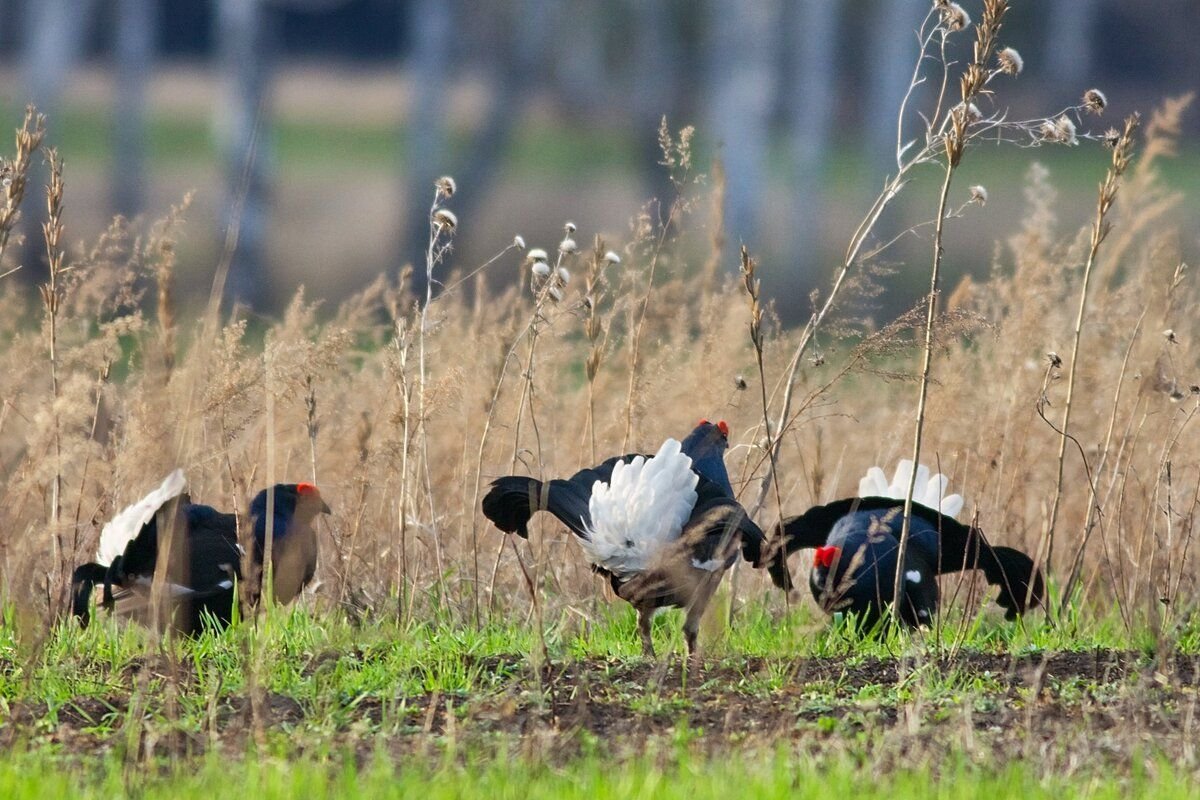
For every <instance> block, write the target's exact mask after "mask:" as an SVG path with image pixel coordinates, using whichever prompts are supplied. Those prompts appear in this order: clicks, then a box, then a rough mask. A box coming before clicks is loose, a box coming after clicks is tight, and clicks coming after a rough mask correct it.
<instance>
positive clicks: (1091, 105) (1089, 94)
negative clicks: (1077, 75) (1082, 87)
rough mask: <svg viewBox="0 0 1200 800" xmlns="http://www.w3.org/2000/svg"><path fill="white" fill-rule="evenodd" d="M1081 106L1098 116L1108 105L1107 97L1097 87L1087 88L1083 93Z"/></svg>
mask: <svg viewBox="0 0 1200 800" xmlns="http://www.w3.org/2000/svg"><path fill="white" fill-rule="evenodd" d="M1083 107H1084V108H1086V109H1087V110H1088V111H1090V112H1092V113H1093V114H1095V115H1096V116H1100V115H1101V114H1103V113H1104V109H1105V108H1107V107H1108V98H1107V97H1105V96H1104V92H1102V91H1100V90H1099V89H1088V90H1087V91H1086V92H1084V93H1083Z"/></svg>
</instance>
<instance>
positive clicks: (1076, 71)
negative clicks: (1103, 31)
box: [1043, 0, 1100, 96]
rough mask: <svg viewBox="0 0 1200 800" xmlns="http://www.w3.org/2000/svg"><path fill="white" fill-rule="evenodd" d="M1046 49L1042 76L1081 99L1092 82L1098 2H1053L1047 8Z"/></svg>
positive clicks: (1068, 0)
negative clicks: (1074, 93) (1079, 96)
mask: <svg viewBox="0 0 1200 800" xmlns="http://www.w3.org/2000/svg"><path fill="white" fill-rule="evenodd" d="M1047 5H1048V6H1049V8H1048V9H1047V16H1048V17H1049V21H1048V22H1047V24H1046V26H1045V28H1044V30H1045V33H1046V37H1045V40H1044V42H1043V45H1044V47H1045V49H1046V52H1045V56H1044V58H1043V62H1044V63H1045V65H1046V71H1045V72H1044V73H1043V74H1044V75H1046V76H1047V77H1049V78H1052V79H1053V80H1054V81H1055V82H1056V83H1058V84H1059V85H1061V86H1064V87H1065V88H1066V91H1067V93H1068V96H1069V95H1070V92H1071V91H1075V92H1076V94H1079V95H1082V94H1083V92H1084V90H1085V89H1087V88H1088V87H1087V86H1085V85H1084V84H1088V83H1089V82H1091V81H1092V80H1093V76H1092V65H1093V64H1094V63H1095V62H1094V60H1093V58H1092V47H1093V42H1094V41H1095V30H1096V19H1097V17H1098V16H1099V14H1100V4H1099V2H1097V0H1054V2H1051V3H1048V4H1047Z"/></svg>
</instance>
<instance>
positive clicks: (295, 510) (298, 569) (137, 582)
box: [72, 470, 329, 634]
mask: <svg viewBox="0 0 1200 800" xmlns="http://www.w3.org/2000/svg"><path fill="white" fill-rule="evenodd" d="M185 486H186V481H185V480H184V477H183V472H182V470H175V471H174V472H173V473H171V474H170V475H169V476H167V478H166V480H164V481H163V483H162V484H161V485H160V486H159V487H158V488H157V489H155V490H154V491H152V492H151V493H150V494H148V495H146V497H144V498H142V499H141V500H139V501H138V502H137V503H134V504H133V505H131V506H129V507H128V508H126V509H125V510H123V511H122V512H121V513H120V514H118V515H117V516H116V517H114V518H113V519H112V520H111V521H109V522H108V524H106V525H105V526H104V529H103V531H101V534H100V547H99V549H98V551H97V554H96V556H97V561H96V562H94V563H90V564H83V565H81V566H79V567H78V568H76V570H75V573H74V575H73V577H72V593H73V603H72V611H73V613H74V615H75V616H76V617H77V618H78V619H79V620H80V622H81V623H82V624H83V625H87V623H88V621H89V619H90V608H89V603H90V601H91V597H92V594H93V593H94V590H95V587H96V586H97V585H100V586H103V595H102V601H101V602H102V605H104V606H105V607H106V608H109V609H112V610H114V611H115V612H116V613H117V614H119V615H121V616H127V617H132V618H135V619H138V620H140V621H142V622H145V623H149V622H151V621H152V620H151V619H150V618H149V616H150V608H151V587H152V585H153V581H154V573H155V569H156V568H157V566H158V561H159V558H160V557H162V556H164V555H165V557H166V565H165V568H164V575H165V581H164V587H163V590H164V595H165V599H166V603H167V605H166V606H165V608H166V612H167V614H168V615H169V616H170V617H171V619H172V624H173V625H174V626H175V627H176V628H177V629H178V630H180V631H182V632H184V633H188V634H194V633H197V632H199V631H200V630H201V628H202V627H203V623H204V620H205V619H206V618H212V619H213V620H215V621H216V622H217V623H218V624H220V625H226V624H228V623H229V621H230V619H232V616H233V607H234V604H235V603H236V602H237V597H236V589H235V586H234V582H235V580H241V579H242V571H241V564H242V555H243V551H242V548H241V547H240V546H239V545H238V540H237V520H236V517H235V516H234V515H233V514H226V513H223V512H220V511H217V510H216V509H214V508H212V507H210V506H205V505H198V504H195V503H192V502H191V500H190V498H189V497H188V495H187V494H186V493H185V492H184V489H185ZM268 492H269V493H270V496H272V497H273V503H272V505H273V508H271V509H270V513H268V508H267V506H268V497H269V494H268ZM328 513H329V506H328V505H326V504H325V501H324V500H322V499H321V494H320V492H319V491H317V487H316V486H314V485H312V484H311V483H298V484H297V483H292V484H282V483H281V484H276V485H275V486H274V487H272V488H271V489H270V490H266V489H264V490H263V491H261V492H259V493H258V494H257V495H256V496H255V498H254V499H253V500H252V501H251V503H250V512H249V516H250V523H251V525H252V526H253V531H254V553H253V559H252V564H253V566H254V573H255V574H254V575H252V576H251V580H254V581H255V582H256V586H255V591H254V592H253V594H254V595H255V596H257V594H258V589H259V588H260V587H261V583H258V582H259V581H261V574H262V565H263V563H264V558H265V552H266V548H267V519H268V517H270V518H272V520H273V522H272V526H271V527H272V537H271V543H270V546H271V574H272V576H273V581H272V585H271V588H272V590H273V593H274V596H275V599H276V600H278V601H279V602H281V603H288V602H290V601H291V600H292V599H293V598H295V597H296V595H297V594H299V593H300V591H301V590H302V589H303V588H304V586H305V585H307V584H308V582H309V581H310V580H311V579H312V577H313V573H314V572H315V570H316V566H317V534H316V530H315V529H314V528H313V525H312V522H313V519H314V518H315V517H316V515H317V514H328ZM172 515H173V516H172ZM160 527H161V528H162V529H163V530H167V529H169V530H170V534H169V536H164V537H163V538H164V539H169V542H170V545H169V551H168V552H166V553H165V554H164V553H163V552H162V548H163V547H164V546H165V545H163V544H162V543H160V541H159V533H160ZM114 589H116V590H117V591H115V592H114Z"/></svg>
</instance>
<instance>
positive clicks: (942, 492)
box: [858, 458, 964, 517]
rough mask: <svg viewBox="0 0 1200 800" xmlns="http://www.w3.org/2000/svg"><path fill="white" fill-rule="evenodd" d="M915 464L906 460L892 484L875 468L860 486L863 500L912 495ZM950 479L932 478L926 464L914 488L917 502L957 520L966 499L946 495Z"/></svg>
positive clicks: (933, 476)
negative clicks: (911, 486)
mask: <svg viewBox="0 0 1200 800" xmlns="http://www.w3.org/2000/svg"><path fill="white" fill-rule="evenodd" d="M912 470H913V462H912V459H911V458H904V459H901V460H900V463H898V464H897V465H896V473H895V474H894V475H893V476H892V482H891V483H890V484H889V483H888V480H887V476H886V475H885V474H884V471H883V470H882V469H880V468H879V467H871V468H870V469H869V470H867V474H866V475H864V476H863V479H862V480H860V481H859V482H858V496H859V497H891V498H893V499H896V500H903V499H904V497H905V495H906V494H908V482H909V480H910V479H911V478H912ZM949 483H950V479H949V478H947V477H946V476H945V475H942V474H941V473H938V474H936V475H933V474H931V471H930V469H929V467H927V466H925V465H924V464H922V465H921V466H919V467H917V482H916V485H915V486H914V487H913V502H914V503H920V504H921V505H923V506H926V507H927V508H932V509H935V510H937V511H940V512H942V513H943V514H945V515H946V516H947V517H957V516H958V512H960V511H962V509H963V503H964V501H963V498H962V495H960V494H952V495H947V494H946V488H947V486H948V485H949Z"/></svg>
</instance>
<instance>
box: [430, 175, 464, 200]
mask: <svg viewBox="0 0 1200 800" xmlns="http://www.w3.org/2000/svg"><path fill="white" fill-rule="evenodd" d="M433 185H434V186H436V187H437V190H438V194H439V195H441V196H442V197H454V193H455V192H456V191H458V184H456V183H455V182H454V178H451V177H450V176H449V175H443V176H442V177H440V178H438V179H437V180H436V181H434V182H433Z"/></svg>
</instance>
